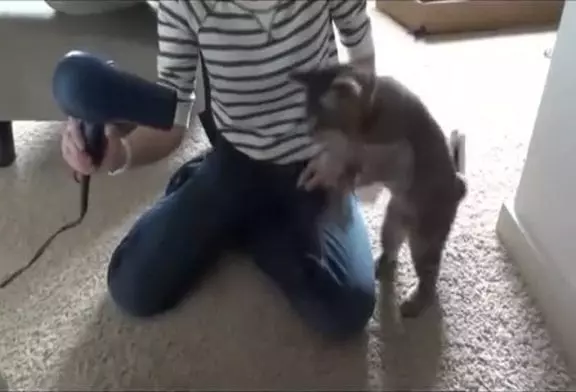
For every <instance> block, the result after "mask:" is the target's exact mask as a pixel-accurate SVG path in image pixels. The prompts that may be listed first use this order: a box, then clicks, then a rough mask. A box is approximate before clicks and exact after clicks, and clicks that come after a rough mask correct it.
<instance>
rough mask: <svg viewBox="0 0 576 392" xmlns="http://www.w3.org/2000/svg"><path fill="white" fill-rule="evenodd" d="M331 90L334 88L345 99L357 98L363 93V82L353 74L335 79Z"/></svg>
mask: <svg viewBox="0 0 576 392" xmlns="http://www.w3.org/2000/svg"><path fill="white" fill-rule="evenodd" d="M330 89H331V90H334V91H335V92H336V93H337V94H339V95H340V96H341V97H342V98H343V99H356V98H360V96H361V95H362V90H363V88H362V84H360V82H359V81H358V80H357V79H356V78H354V77H353V76H351V75H348V76H342V77H338V78H336V79H334V81H333V82H332V85H331V86H330Z"/></svg>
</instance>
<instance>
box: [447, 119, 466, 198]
mask: <svg viewBox="0 0 576 392" xmlns="http://www.w3.org/2000/svg"><path fill="white" fill-rule="evenodd" d="M449 143H450V154H451V155H452V160H453V162H454V167H455V168H456V172H457V173H456V187H457V189H458V194H459V195H460V197H459V198H460V199H463V198H464V197H465V196H466V193H468V186H467V185H466V180H465V179H464V172H465V169H466V135H464V134H463V133H461V132H460V131H458V130H457V129H455V130H453V131H452V133H450V141H449Z"/></svg>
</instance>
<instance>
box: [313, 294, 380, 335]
mask: <svg viewBox="0 0 576 392" xmlns="http://www.w3.org/2000/svg"><path fill="white" fill-rule="evenodd" d="M375 304H376V294H375V293H374V292H373V291H368V290H363V289H360V288H358V289H353V290H351V291H350V292H349V293H347V294H346V295H345V297H344V298H342V299H341V300H339V301H338V300H336V301H333V302H332V301H330V299H328V301H327V302H326V305H325V309H324V310H323V311H322V310H319V311H318V313H317V315H318V316H319V317H318V318H317V319H316V327H317V329H319V332H320V333H322V334H323V335H324V336H326V337H327V338H329V339H334V340H346V339H349V338H352V337H354V336H356V335H359V334H361V333H362V331H364V329H365V327H366V325H367V324H368V321H369V320H370V318H371V317H372V314H373V312H374V306H375Z"/></svg>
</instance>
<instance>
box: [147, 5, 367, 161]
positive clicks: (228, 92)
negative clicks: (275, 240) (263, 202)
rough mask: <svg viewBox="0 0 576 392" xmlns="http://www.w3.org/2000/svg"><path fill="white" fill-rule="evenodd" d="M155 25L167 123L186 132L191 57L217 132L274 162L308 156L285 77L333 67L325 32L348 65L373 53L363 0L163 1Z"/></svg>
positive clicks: (300, 107) (309, 146)
mask: <svg viewBox="0 0 576 392" xmlns="http://www.w3.org/2000/svg"><path fill="white" fill-rule="evenodd" d="M157 17H158V38H159V54H158V77H159V81H158V82H159V83H161V84H162V85H165V86H168V87H170V88H173V89H175V90H176V91H177V93H178V97H179V100H180V103H179V105H178V110H177V113H176V119H175V124H177V125H186V124H187V119H188V116H189V114H190V109H191V103H192V100H193V93H194V86H195V78H196V67H197V65H198V62H199V60H198V59H199V55H200V54H201V55H202V57H203V60H204V62H205V64H206V70H207V75H208V78H209V81H210V89H211V90H210V91H211V102H210V103H207V104H210V105H211V108H212V113H213V116H214V120H215V122H216V126H217V127H218V129H219V131H220V132H221V133H222V135H223V136H224V138H226V139H227V140H228V141H229V142H231V144H232V145H234V146H235V148H237V149H238V150H239V151H241V152H243V153H245V154H246V155H248V156H250V157H252V158H254V159H258V160H267V161H272V162H275V163H278V164H284V163H289V162H294V161H300V160H305V159H309V158H310V157H312V156H313V155H314V153H315V151H316V148H315V147H316V146H314V144H313V142H312V141H311V139H310V136H309V126H310V123H309V121H308V120H307V116H306V108H305V94H304V90H303V88H302V87H301V86H300V85H299V84H298V83H296V82H294V81H292V80H291V78H290V74H291V72H293V71H295V70H308V69H315V68H320V67H324V66H329V65H334V64H337V63H338V62H339V60H338V52H337V45H336V38H335V33H334V29H333V25H334V26H335V27H336V29H337V31H338V35H339V37H340V40H341V43H342V44H343V46H344V47H345V48H346V49H347V50H348V54H349V57H350V59H351V60H354V59H358V58H361V57H365V56H369V55H373V54H374V46H373V41H372V29H371V23H370V19H369V17H368V15H367V10H366V0H277V1H270V0H266V1H264V0H252V1H248V0H243V1H242V0H235V1H231V0H171V1H160V2H159V7H158V11H157Z"/></svg>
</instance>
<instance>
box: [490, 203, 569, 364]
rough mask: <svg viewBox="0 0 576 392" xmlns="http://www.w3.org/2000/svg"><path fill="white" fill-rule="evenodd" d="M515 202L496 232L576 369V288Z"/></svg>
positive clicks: (504, 211)
mask: <svg viewBox="0 0 576 392" xmlns="http://www.w3.org/2000/svg"><path fill="white" fill-rule="evenodd" d="M515 211H516V210H515V208H514V202H513V201H508V202H506V203H504V205H503V206H502V209H501V210H500V214H499V216H498V222H497V224H496V233H497V235H498V237H499V239H500V241H501V242H502V244H503V246H504V248H505V249H506V251H507V252H508V255H509V256H510V258H511V259H512V260H513V261H514V262H515V263H516V264H517V266H518V269H519V270H520V273H521V274H522V276H523V278H524V281H525V282H526V284H527V286H528V290H529V292H530V294H531V295H532V297H533V298H534V299H535V300H536V302H537V303H538V305H539V308H540V310H541V311H542V313H543V315H544V318H545V320H546V324H547V326H548V328H549V331H550V333H551V335H552V339H553V340H554V341H555V343H556V346H557V347H558V349H559V350H560V351H562V352H563V354H564V356H565V359H566V360H567V362H568V363H569V366H570V367H571V368H572V369H575V368H576V334H575V333H574V330H575V329H576V316H575V313H576V312H574V300H575V299H576V290H574V288H573V286H572V285H571V284H570V283H569V282H568V281H567V280H566V279H565V277H564V275H563V273H562V272H561V270H560V269H559V268H557V267H556V266H555V264H554V263H553V262H550V259H549V258H547V257H545V256H544V254H545V252H543V250H542V249H538V247H537V246H536V245H535V242H534V241H533V239H532V238H530V235H529V234H528V233H527V232H526V230H525V229H524V228H523V227H522V224H521V222H520V221H519V220H518V217H517V215H516V212H515Z"/></svg>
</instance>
